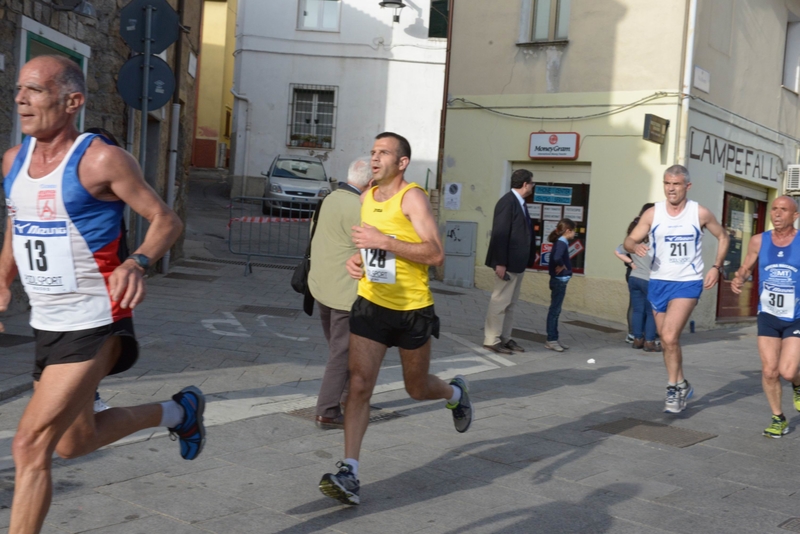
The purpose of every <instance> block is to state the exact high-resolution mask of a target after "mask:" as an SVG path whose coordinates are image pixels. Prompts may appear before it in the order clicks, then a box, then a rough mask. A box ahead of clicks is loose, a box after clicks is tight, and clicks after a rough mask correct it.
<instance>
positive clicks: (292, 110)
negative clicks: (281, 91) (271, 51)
mask: <svg viewBox="0 0 800 534" xmlns="http://www.w3.org/2000/svg"><path fill="white" fill-rule="evenodd" d="M298 91H311V92H313V93H314V102H315V103H314V104H312V106H313V107H312V112H311V113H312V123H311V124H309V126H310V129H311V133H301V132H298V131H297V130H296V129H295V127H296V124H297V123H296V121H295V115H296V113H297V110H296V105H297V93H298ZM322 92H329V93H332V94H333V103H332V110H331V124H330V130H331V134H330V135H329V136H325V135H319V134H317V132H316V129H317V127H318V126H319V123H314V122H313V120H314V117H315V116H316V114H317V111H318V108H317V104H316V101H317V97H318V94H319V93H322ZM338 104H339V87H338V86H335V85H309V84H297V83H293V84H289V106H288V110H289V116H288V119H287V121H286V146H287V147H291V148H321V149H323V150H330V149H333V148H335V146H336V121H337V118H338V117H337V113H338V107H339V106H338ZM295 136H299V137H306V138H308V137H314V140H310V139H305V140H301V139H292V138H293V137H295ZM326 137H330V140H329V141H324V139H325V138H326Z"/></svg>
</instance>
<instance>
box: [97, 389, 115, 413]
mask: <svg viewBox="0 0 800 534" xmlns="http://www.w3.org/2000/svg"><path fill="white" fill-rule="evenodd" d="M109 408H111V406H109V405H108V404H106V403H105V401H103V399H101V398H100V392H99V391H95V392H94V413H98V412H104V411H106V410H108V409H109Z"/></svg>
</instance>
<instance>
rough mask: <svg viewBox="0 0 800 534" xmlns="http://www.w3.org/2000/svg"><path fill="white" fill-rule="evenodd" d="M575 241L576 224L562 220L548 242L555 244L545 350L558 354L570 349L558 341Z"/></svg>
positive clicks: (551, 255)
mask: <svg viewBox="0 0 800 534" xmlns="http://www.w3.org/2000/svg"><path fill="white" fill-rule="evenodd" d="M573 239H575V223H574V222H573V221H572V219H561V220H560V221H558V225H556V228H555V230H553V231H552V232H550V236H548V238H547V240H548V241H550V242H551V243H553V250H552V252H551V253H550V267H549V271H550V309H549V310H548V311H547V343H545V344H544V348H546V349H550V350H554V351H556V352H564V349H568V348H569V347H567V346H566V345H564V344H563V343H559V341H558V317H559V315H561V305H562V304H563V303H564V296H565V295H566V294H567V283H568V282H569V279H570V278H572V263H570V261H569V242H570V241H572V240H573Z"/></svg>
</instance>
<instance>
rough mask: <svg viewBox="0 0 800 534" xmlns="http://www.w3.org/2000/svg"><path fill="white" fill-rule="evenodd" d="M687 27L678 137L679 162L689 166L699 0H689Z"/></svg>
mask: <svg viewBox="0 0 800 534" xmlns="http://www.w3.org/2000/svg"><path fill="white" fill-rule="evenodd" d="M687 23H688V24H687V28H686V56H685V57H684V58H683V87H682V88H681V93H682V95H683V96H682V97H681V124H680V128H679V138H678V147H677V148H678V163H679V164H681V165H683V166H684V167H688V165H687V161H686V152H687V150H686V143H687V137H688V132H689V101H690V98H689V96H690V94H691V91H692V74H693V71H694V33H695V26H696V24H697V0H689V20H688V21H687Z"/></svg>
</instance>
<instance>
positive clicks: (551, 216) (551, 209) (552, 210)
mask: <svg viewBox="0 0 800 534" xmlns="http://www.w3.org/2000/svg"><path fill="white" fill-rule="evenodd" d="M542 219H544V220H545V221H560V220H561V206H548V205H546V204H545V205H544V206H542Z"/></svg>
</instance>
